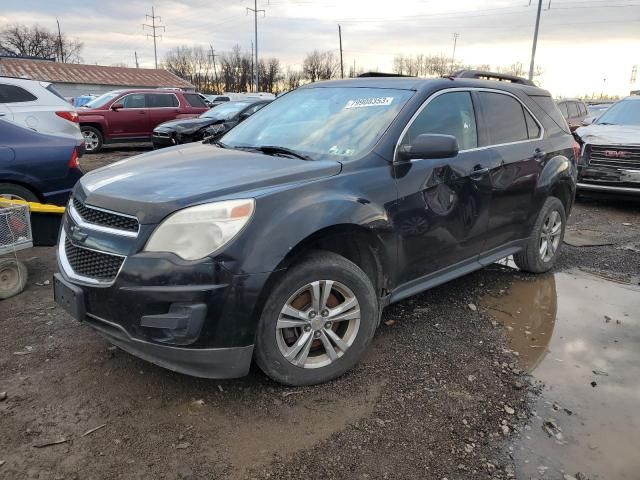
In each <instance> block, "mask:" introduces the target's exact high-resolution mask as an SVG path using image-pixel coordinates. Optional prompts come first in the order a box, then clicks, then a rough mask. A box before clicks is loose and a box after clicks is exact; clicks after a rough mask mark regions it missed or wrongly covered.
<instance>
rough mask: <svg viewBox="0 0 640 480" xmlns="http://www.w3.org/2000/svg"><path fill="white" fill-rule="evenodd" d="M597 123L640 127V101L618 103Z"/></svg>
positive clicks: (601, 116)
mask: <svg viewBox="0 0 640 480" xmlns="http://www.w3.org/2000/svg"><path fill="white" fill-rule="evenodd" d="M596 123H597V124H599V125H640V101H638V100H626V101H622V102H618V103H616V104H615V105H612V106H611V107H609V110H607V111H606V112H604V113H603V114H602V115H600V118H598V121H597V122H596Z"/></svg>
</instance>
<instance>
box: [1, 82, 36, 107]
mask: <svg viewBox="0 0 640 480" xmlns="http://www.w3.org/2000/svg"><path fill="white" fill-rule="evenodd" d="M37 99H38V97H36V96H35V95H34V94H33V93H31V92H28V91H27V90H25V89H24V88H22V87H18V86H16V85H7V84H3V83H0V103H21V102H33V101H34V100H37Z"/></svg>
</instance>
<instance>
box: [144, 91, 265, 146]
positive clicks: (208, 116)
mask: <svg viewBox="0 0 640 480" xmlns="http://www.w3.org/2000/svg"><path fill="white" fill-rule="evenodd" d="M267 103H269V101H265V100H258V101H256V100H245V101H238V102H225V103H223V104H220V105H217V106H215V107H213V108H212V109H211V110H209V111H207V112H205V113H203V114H202V115H200V116H199V117H196V118H181V119H177V120H172V121H170V122H165V123H162V124H160V125H158V126H157V127H156V128H155V129H154V130H153V137H152V139H151V140H152V141H153V146H154V148H162V147H170V146H173V145H180V144H183V143H191V142H198V141H200V140H204V139H205V138H209V137H213V138H217V137H219V136H221V135H222V134H224V133H226V132H228V131H229V130H230V129H232V128H233V127H235V126H236V125H237V124H238V123H240V122H242V121H243V120H246V119H247V118H249V117H250V116H251V115H253V114H254V113H255V112H257V111H258V110H260V109H261V108H262V107H264V106H265V105H266V104H267Z"/></svg>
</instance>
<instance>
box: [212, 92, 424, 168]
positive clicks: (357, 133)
mask: <svg viewBox="0 0 640 480" xmlns="http://www.w3.org/2000/svg"><path fill="white" fill-rule="evenodd" d="M412 94H413V92H412V91H410V90H396V89H386V88H353V87H351V88H349V87H315V88H313V87H312V88H301V89H299V90H295V91H293V92H291V93H288V94H286V95H283V96H282V97H280V98H278V99H277V100H275V101H274V102H272V103H271V104H269V105H267V106H266V107H265V108H263V109H261V110H260V111H259V112H257V113H256V114H255V115H253V116H251V117H250V118H248V119H247V120H245V121H244V122H243V123H241V124H239V125H238V126H236V127H235V128H234V129H233V130H231V131H230V132H229V133H227V134H226V135H225V136H224V137H223V138H222V139H221V141H222V143H224V144H225V146H228V147H235V148H242V147H260V146H264V145H268V146H271V147H274V146H277V147H284V148H287V149H289V150H293V151H295V152H298V153H299V154H302V155H304V156H305V157H309V158H310V159H312V160H321V159H336V160H348V159H350V158H357V157H359V156H361V155H362V154H364V153H366V152H367V151H369V150H370V149H371V148H373V146H374V145H375V143H376V142H377V141H378V139H379V138H380V136H381V135H382V134H383V133H384V132H385V130H386V129H387V128H388V127H389V125H390V124H391V122H392V121H393V119H394V118H395V117H396V115H398V112H400V109H401V108H402V107H403V106H404V104H405V103H406V102H407V100H408V99H409V98H410V97H411V95H412Z"/></svg>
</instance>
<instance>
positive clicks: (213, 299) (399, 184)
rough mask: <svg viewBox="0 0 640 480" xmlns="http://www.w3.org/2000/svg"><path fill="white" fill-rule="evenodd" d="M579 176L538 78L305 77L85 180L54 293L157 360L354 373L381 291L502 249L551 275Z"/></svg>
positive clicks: (220, 373)
mask: <svg viewBox="0 0 640 480" xmlns="http://www.w3.org/2000/svg"><path fill="white" fill-rule="evenodd" d="M523 83H524V82H523ZM575 185H576V165H575V142H574V140H573V137H572V136H571V135H570V133H569V129H568V126H567V124H566V122H565V121H564V119H563V118H562V115H561V113H560V112H559V110H558V108H557V106H556V105H555V103H554V101H553V99H552V98H551V96H550V95H549V93H548V92H546V91H544V90H541V89H539V88H536V87H533V86H530V85H525V84H519V83H507V82H500V81H488V80H477V79H468V78H447V79H429V80H425V79H417V78H384V77H382V78H357V79H351V80H342V81H329V82H322V83H314V84H310V85H306V86H304V87H301V88H299V89H297V90H294V91H292V92H290V93H288V94H286V95H283V96H282V97H280V98H278V99H277V100H275V101H274V102H272V103H271V104H269V105H267V106H266V107H265V108H263V109H262V110H260V111H259V112H257V113H256V114H255V115H253V116H252V117H250V118H248V119H247V120H246V121H245V122H243V123H241V124H240V125H238V126H237V127H235V128H234V129H233V130H231V131H230V132H229V133H227V134H226V135H224V136H223V137H222V138H221V139H220V140H219V141H216V142H213V143H204V142H200V143H195V144H190V145H185V146H177V147H173V148H169V149H164V150H161V151H156V152H150V153H146V154H143V155H140V156H137V157H134V158H130V159H127V160H124V161H121V162H118V163H117V164H113V165H111V166H107V167H105V168H102V169H100V170H96V171H93V172H91V173H89V174H87V175H85V176H84V177H83V178H82V180H81V181H80V182H79V183H78V185H77V186H76V188H75V191H74V193H73V198H72V200H71V202H70V204H69V208H68V213H67V214H66V215H65V217H64V221H63V228H62V230H61V234H60V240H59V245H58V262H59V268H60V273H58V274H56V275H55V282H54V286H55V289H54V290H55V296H56V300H57V302H58V303H60V304H61V305H63V306H64V307H65V308H66V309H67V311H69V312H70V313H71V314H72V315H73V316H74V317H76V318H78V319H80V320H82V321H84V322H85V323H86V324H88V325H90V326H92V327H93V328H94V329H96V330H97V331H98V332H99V333H101V334H102V335H104V336H105V337H106V338H107V339H109V341H111V342H112V343H114V344H115V345H117V346H119V347H121V348H122V349H124V350H126V351H128V352H130V353H132V354H134V355H138V356H140V357H142V358H144V359H146V360H149V361H151V362H153V363H156V364H158V365H161V366H163V367H166V368H169V369H172V370H176V371H178V372H183V373H187V374H190V375H195V376H201V377H209V378H229V377H238V376H242V375H245V374H246V373H247V371H248V370H249V366H250V364H251V361H252V359H255V360H256V362H257V364H258V365H259V366H260V367H261V368H262V370H263V371H264V372H265V373H266V374H267V375H269V376H270V377H272V378H273V379H275V380H277V381H279V382H282V383H285V384H290V385H308V384H315V383H319V382H324V381H327V380H329V379H332V378H334V377H336V376H338V375H341V374H342V373H344V372H346V371H347V370H349V369H350V368H352V367H353V366H354V364H355V363H356V362H357V361H358V360H359V359H360V358H361V357H362V355H363V353H364V351H365V350H366V348H367V346H368V345H369V343H370V342H371V339H372V337H373V335H374V332H375V330H376V327H377V326H378V324H379V322H380V317H381V312H382V309H383V308H384V307H385V306H387V305H389V304H390V303H393V302H397V301H399V300H402V299H404V298H406V297H409V296H410V295H414V294H416V293H418V292H421V291H424V290H426V289H429V288H431V287H434V286H436V285H439V284H441V283H444V282H447V281H448V280H451V279H453V278H456V277H459V276H461V275H464V274H466V273H469V272H471V271H474V270H477V269H479V268H482V267H484V266H486V265H488V264H490V263H492V262H495V261H496V260H499V259H502V258H504V257H506V256H509V255H513V256H514V258H515V262H516V263H517V265H518V266H519V267H520V268H522V269H523V270H526V271H530V272H544V271H547V270H549V269H550V268H551V267H552V266H553V265H554V263H555V261H556V259H557V257H558V252H559V249H560V246H561V244H562V238H563V234H564V229H565V225H566V219H567V215H568V213H569V211H570V209H571V205H572V203H573V199H574V196H575Z"/></svg>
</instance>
